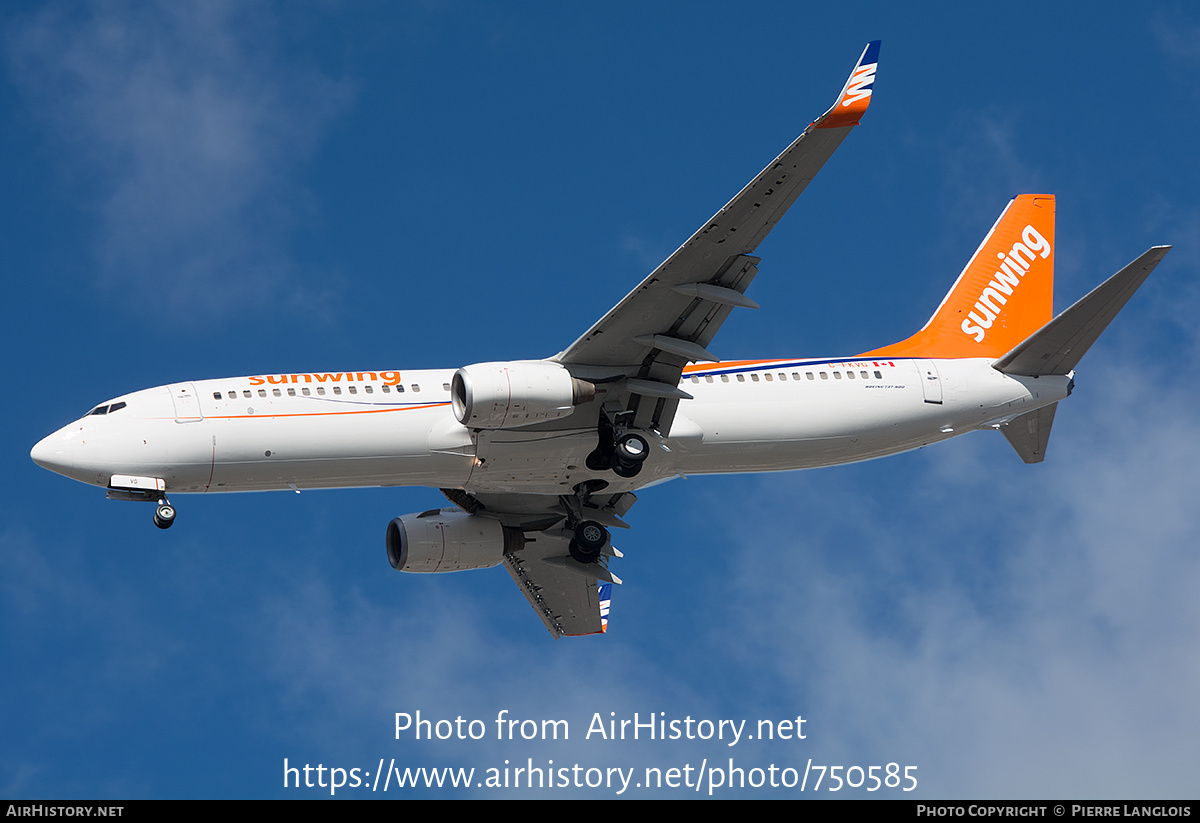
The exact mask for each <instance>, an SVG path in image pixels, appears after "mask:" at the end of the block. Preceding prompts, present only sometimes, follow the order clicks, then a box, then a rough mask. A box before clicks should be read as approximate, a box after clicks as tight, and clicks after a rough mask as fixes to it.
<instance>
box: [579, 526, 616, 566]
mask: <svg viewBox="0 0 1200 823" xmlns="http://www.w3.org/2000/svg"><path fill="white" fill-rule="evenodd" d="M608 541H609V535H608V529H606V528H604V527H603V526H601V525H600V524H599V523H597V522H596V521H595V520H584V521H583V522H582V523H580V524H579V525H578V526H576V527H575V539H574V540H572V541H571V545H570V549H571V557H573V558H575V559H576V560H578V561H579V562H580V563H594V562H596V559H597V558H598V557H600V551H601V550H602V549H603V548H604V547H605V546H607V545H608Z"/></svg>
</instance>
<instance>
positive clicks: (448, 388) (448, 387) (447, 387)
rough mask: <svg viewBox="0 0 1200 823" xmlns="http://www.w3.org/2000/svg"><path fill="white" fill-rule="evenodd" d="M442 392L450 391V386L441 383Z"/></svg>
mask: <svg viewBox="0 0 1200 823" xmlns="http://www.w3.org/2000/svg"><path fill="white" fill-rule="evenodd" d="M442 391H450V384H449V383H443V384H442Z"/></svg>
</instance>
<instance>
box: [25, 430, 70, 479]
mask: <svg viewBox="0 0 1200 823" xmlns="http://www.w3.org/2000/svg"><path fill="white" fill-rule="evenodd" d="M65 446H66V443H65V442H64V441H63V436H62V433H61V432H55V433H54V434H51V435H48V436H46V437H43V438H42V439H41V440H39V441H38V442H37V445H35V446H34V447H33V448H32V449H30V450H29V456H30V457H31V458H33V462H34V463H37V464H38V465H39V466H41V467H42V468H43V469H49V470H50V471H52V472H57V473H58V474H66V473H67V472H68V471H69V470H70V469H71V459H70V454H69V452H68V450H67V449H66V448H65Z"/></svg>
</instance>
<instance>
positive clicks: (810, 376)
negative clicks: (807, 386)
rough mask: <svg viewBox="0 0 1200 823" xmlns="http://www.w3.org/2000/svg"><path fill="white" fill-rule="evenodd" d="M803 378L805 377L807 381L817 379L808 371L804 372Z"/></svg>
mask: <svg viewBox="0 0 1200 823" xmlns="http://www.w3.org/2000/svg"><path fill="white" fill-rule="evenodd" d="M804 376H805V377H807V378H808V379H809V380H816V379H817V378H816V377H814V376H813V373H812V372H810V371H806V372H805V373H804Z"/></svg>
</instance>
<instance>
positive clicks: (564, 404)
mask: <svg viewBox="0 0 1200 823" xmlns="http://www.w3.org/2000/svg"><path fill="white" fill-rule="evenodd" d="M595 396H596V386H595V384H593V383H589V382H587V381H586V380H580V379H578V378H576V377H572V376H571V373H570V372H569V371H567V369H566V368H565V367H563V366H561V365H559V364H558V363H553V362H551V361H549V360H516V361H511V362H507V363H476V364H475V365H473V366H465V367H464V368H461V369H459V370H458V371H456V372H455V373H454V379H453V380H452V381H451V383H450V400H451V405H452V406H453V407H454V416H455V417H456V418H458V422H459V423H462V424H463V425H464V426H466V427H468V428H471V429H515V428H519V427H521V426H530V425H533V424H534V423H542V422H545V421H547V420H558V419H559V418H562V417H566V416H568V415H569V414H571V412H573V411H575V407H576V406H578V405H580V404H583V403H587V402H589V401H590V400H592V399H593V398H595Z"/></svg>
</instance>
